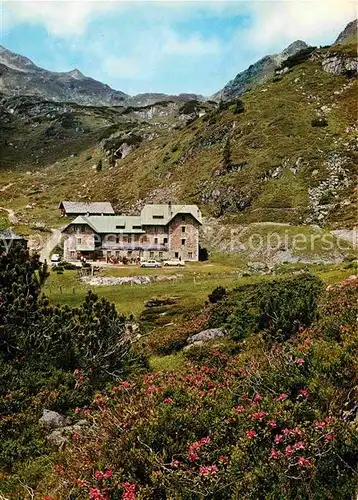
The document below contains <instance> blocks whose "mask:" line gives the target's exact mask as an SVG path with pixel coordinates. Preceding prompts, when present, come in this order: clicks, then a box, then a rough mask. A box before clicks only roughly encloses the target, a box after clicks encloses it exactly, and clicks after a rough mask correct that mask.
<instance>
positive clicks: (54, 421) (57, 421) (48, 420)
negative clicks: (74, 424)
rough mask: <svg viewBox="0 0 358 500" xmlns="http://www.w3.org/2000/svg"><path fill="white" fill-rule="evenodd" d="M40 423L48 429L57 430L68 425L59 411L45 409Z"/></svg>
mask: <svg viewBox="0 0 358 500" xmlns="http://www.w3.org/2000/svg"><path fill="white" fill-rule="evenodd" d="M39 423H40V425H42V426H43V427H47V428H48V429H57V428H59V427H63V426H64V425H66V424H67V420H66V418H65V417H64V416H63V415H60V414H59V413H57V411H52V410H46V409H44V410H43V413H42V417H41V418H40V420H39Z"/></svg>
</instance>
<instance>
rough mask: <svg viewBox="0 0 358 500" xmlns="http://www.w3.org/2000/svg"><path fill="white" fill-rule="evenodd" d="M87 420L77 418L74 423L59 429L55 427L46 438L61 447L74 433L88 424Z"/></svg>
mask: <svg viewBox="0 0 358 500" xmlns="http://www.w3.org/2000/svg"><path fill="white" fill-rule="evenodd" d="M88 425H89V424H88V422H87V420H79V421H78V422H76V423H75V424H74V425H67V426H65V427H61V428H60V429H55V430H53V431H52V432H51V434H49V435H48V436H47V439H48V440H49V441H50V442H51V443H52V444H53V445H54V446H57V447H58V448H63V447H64V446H65V445H66V443H68V441H70V439H71V438H73V436H74V435H75V434H79V433H80V432H81V431H82V430H83V427H86V426H88Z"/></svg>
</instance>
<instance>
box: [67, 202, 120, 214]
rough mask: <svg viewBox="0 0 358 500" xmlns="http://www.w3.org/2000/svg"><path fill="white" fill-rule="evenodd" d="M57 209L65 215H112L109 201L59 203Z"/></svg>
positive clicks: (112, 211) (112, 210)
mask: <svg viewBox="0 0 358 500" xmlns="http://www.w3.org/2000/svg"><path fill="white" fill-rule="evenodd" d="M59 208H63V209H64V210H65V212H66V213H67V214H84V215H85V214H106V215H114V209H113V207H112V205H111V204H110V203H109V201H94V202H79V201H61V203H60V205H59Z"/></svg>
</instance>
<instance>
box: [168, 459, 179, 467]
mask: <svg viewBox="0 0 358 500" xmlns="http://www.w3.org/2000/svg"><path fill="white" fill-rule="evenodd" d="M170 465H171V467H175V468H178V467H179V465H180V462H179V460H173V461H172V462H171V463H170Z"/></svg>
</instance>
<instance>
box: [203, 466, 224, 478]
mask: <svg viewBox="0 0 358 500" xmlns="http://www.w3.org/2000/svg"><path fill="white" fill-rule="evenodd" d="M218 472H219V469H218V468H217V465H206V466H204V465H201V466H200V468H199V474H200V475H201V476H213V475H214V474H217V473H218Z"/></svg>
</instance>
